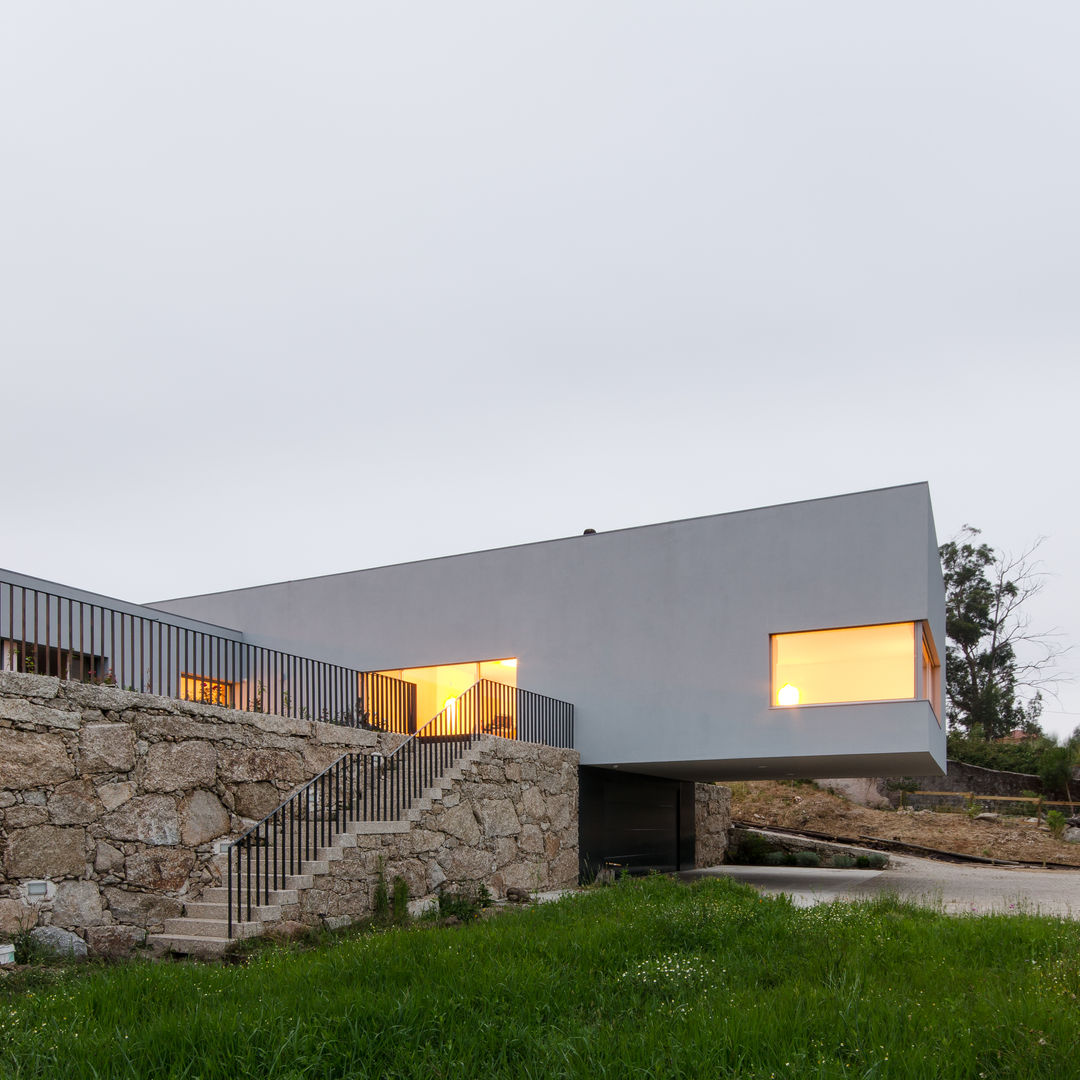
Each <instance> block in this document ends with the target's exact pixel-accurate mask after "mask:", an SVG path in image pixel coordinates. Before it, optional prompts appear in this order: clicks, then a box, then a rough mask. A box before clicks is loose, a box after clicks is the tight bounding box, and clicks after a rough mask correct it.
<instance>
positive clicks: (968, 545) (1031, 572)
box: [939, 525, 1067, 739]
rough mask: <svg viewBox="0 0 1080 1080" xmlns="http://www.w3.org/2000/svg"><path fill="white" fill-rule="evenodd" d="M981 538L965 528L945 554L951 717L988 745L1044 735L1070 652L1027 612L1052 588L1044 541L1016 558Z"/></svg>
mask: <svg viewBox="0 0 1080 1080" xmlns="http://www.w3.org/2000/svg"><path fill="white" fill-rule="evenodd" d="M979 535H980V533H979V530H978V529H976V528H973V527H972V526H970V525H965V526H964V528H963V529H962V530H961V532H960V535H959V536H958V537H957V538H955V539H953V540H950V541H949V542H948V543H945V544H942V545H941V547H940V549H939V554H940V555H941V569H942V573H943V575H944V577H945V634H946V637H947V639H948V641H947V645H946V650H945V665H946V669H947V678H946V687H945V692H946V709H945V711H946V715H947V716H948V719H949V724H950V725H951V726H953V727H956V726H959V727H963V728H965V729H967V731H968V733H969V734H977V733H979V732H981V734H982V735H983V737H985V738H987V739H998V738H1001V737H1002V736H1003V735H1007V734H1008V733H1009V732H1010V731H1012V730H1013V729H1014V728H1020V729H1022V730H1024V731H1027V732H1030V733H1031V734H1035V735H1037V734H1040V733H1041V730H1042V729H1041V728H1040V726H1039V716H1040V714H1041V713H1042V692H1043V690H1047V691H1049V692H1052V687H1053V684H1054V683H1055V682H1057V681H1058V680H1059V679H1060V678H1061V676H1060V675H1059V674H1058V672H1057V671H1056V665H1057V661H1058V660H1059V658H1060V657H1061V656H1062V655H1063V654H1064V653H1065V652H1066V651H1067V650H1066V649H1065V648H1063V647H1062V646H1061V645H1060V643H1059V642H1058V640H1057V637H1056V635H1055V634H1054V633H1053V632H1049V633H1038V632H1035V631H1034V630H1032V628H1031V624H1030V618H1029V616H1028V614H1027V612H1026V611H1025V610H1024V604H1025V603H1026V602H1027V601H1028V600H1030V599H1031V598H1032V597H1033V596H1035V595H1037V594H1038V593H1039V592H1040V591H1041V590H1042V588H1043V585H1044V584H1045V581H1046V574H1045V573H1044V572H1043V571H1042V570H1041V569H1040V568H1039V563H1038V561H1037V560H1036V559H1035V558H1034V556H1035V552H1036V551H1037V550H1038V548H1039V546H1040V545H1041V544H1042V540H1041V539H1040V540H1037V541H1036V542H1035V543H1034V544H1032V545H1031V547H1029V548H1027V549H1026V550H1025V551H1023V552H1022V553H1021V554H1020V555H1016V556H1011V555H1001V554H998V553H997V552H995V551H994V549H993V548H992V547H990V546H989V545H988V544H980V543H978V541H977V538H978V536H979ZM1025 691H1026V692H1027V693H1026V694H1025Z"/></svg>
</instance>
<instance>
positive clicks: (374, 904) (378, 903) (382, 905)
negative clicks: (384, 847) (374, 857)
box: [371, 855, 390, 923]
mask: <svg viewBox="0 0 1080 1080" xmlns="http://www.w3.org/2000/svg"><path fill="white" fill-rule="evenodd" d="M371 914H372V916H373V917H374V919H375V921H376V922H378V923H385V922H388V921H389V919H390V892H389V890H388V889H387V888H386V862H385V860H384V859H383V857H382V856H381V855H380V856H379V863H378V869H377V870H376V871H375V894H374V896H372V898H371Z"/></svg>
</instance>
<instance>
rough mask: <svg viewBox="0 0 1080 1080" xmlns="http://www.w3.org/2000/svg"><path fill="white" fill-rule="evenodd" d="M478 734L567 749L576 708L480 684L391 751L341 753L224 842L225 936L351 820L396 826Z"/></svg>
mask: <svg viewBox="0 0 1080 1080" xmlns="http://www.w3.org/2000/svg"><path fill="white" fill-rule="evenodd" d="M482 735H495V736H498V737H500V738H509V739H513V738H518V739H526V740H527V741H529V742H540V743H545V744H547V745H549V746H558V747H572V746H573V745H574V706H573V705H572V704H570V702H568V701H558V700H557V699H555V698H550V697H546V696H545V695H543V694H537V693H535V692H533V691H531V690H521V689H519V688H517V687H514V686H506V685H504V684H503V683H496V682H492V681H490V680H487V679H482V680H481V681H480V682H478V683H475V684H474V685H473V686H471V687H470V688H469V689H468V690H466V691H465V693H463V694H462V695H461V696H460V697H458V698H456V699H454V700H452V701H451V702H449V703H448V704H447V706H446V707H445V708H444V709H443V710H442V711H441V712H440V713H438V715H436V716H434V717H432V719H431V720H429V721H428V722H427V723H426V724H425V725H424V726H423V727H422V728H421V729H420V730H419V731H417V732H416V733H415V734H413V735H411V736H409V737H408V738H407V739H405V740H404V741H403V742H402V743H401V744H400V745H399V746H397V747H395V748H394V750H393V751H392V752H391V753H389V754H387V755H385V756H383V755H382V754H379V753H374V754H371V753H367V752H365V751H363V750H354V751H350V752H349V753H347V754H343V755H342V756H341V757H340V758H338V759H337V761H335V762H334V763H333V764H332V765H330V766H328V767H327V768H326V769H324V770H323V771H322V772H321V773H319V775H318V776H316V777H315V778H314V779H312V780H310V781H308V783H306V784H305V785H304V786H303V787H302V788H300V790H299V791H297V792H295V793H294V794H293V795H291V796H290V797H289V798H288V799H286V800H285V802H283V803H282V804H281V805H280V806H279V807H278V808H277V809H276V810H273V811H272V812H271V813H269V814H267V816H266V817H265V818H263V819H262V821H260V822H257V823H256V824H255V825H253V826H252V827H251V828H250V829H248V830H247V832H245V833H243V834H242V835H241V836H239V837H238V838H237V839H236V840H235V841H233V843H232V844H231V845H230V847H229V849H228V853H227V859H228V865H227V870H226V895H227V897H228V934H229V937H230V938H231V937H232V935H233V922H234V914H235V920H236V921H238V922H242V921H247V922H250V921H251V913H252V908H253V907H258V906H260V904H269V903H270V893H271V892H272V891H276V890H277V889H278V888H279V887H281V888H284V887H285V883H286V879H287V878H288V877H289V876H290V875H298V874H300V873H301V872H302V867H303V864H304V861H305V860H308V859H317V858H318V854H319V850H320V849H322V848H327V847H329V846H330V845H331V844H332V843H333V841H334V838H335V837H336V836H337V835H338V834H339V833H341V832H343V831H344V830H345V828H346V826H347V825H348V823H349V822H351V821H398V820H400V819H401V818H402V817H403V816H404V814H405V812H406V811H407V810H408V809H409V808H410V807H411V806H412V805H413V803H414V801H415V800H416V799H418V798H421V797H422V796H423V794H424V792H425V791H427V790H428V789H429V788H432V787H434V786H435V783H436V781H437V780H438V779H439V778H440V777H442V776H443V775H445V773H446V772H447V771H448V770H449V769H452V768H453V767H454V766H455V765H456V764H457V763H458V762H459V761H460V760H461V757H462V755H463V754H464V753H465V752H466V751H467V750H468V749H470V748H471V747H472V746H473V745H474V743H475V742H476V740H477V739H478V738H480V736H482ZM245 914H246V919H244V918H242V916H244V915H245Z"/></svg>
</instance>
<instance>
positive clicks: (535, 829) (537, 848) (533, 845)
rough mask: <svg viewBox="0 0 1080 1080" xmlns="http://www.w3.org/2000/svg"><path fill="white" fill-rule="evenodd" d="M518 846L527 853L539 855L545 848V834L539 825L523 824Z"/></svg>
mask: <svg viewBox="0 0 1080 1080" xmlns="http://www.w3.org/2000/svg"><path fill="white" fill-rule="evenodd" d="M518 847H519V848H520V849H521V851H522V852H524V853H525V854H527V855H539V854H540V853H541V852H542V851H543V850H544V834H543V833H542V832H541V831H540V827H539V826H538V825H522V827H521V833H520V835H519V836H518Z"/></svg>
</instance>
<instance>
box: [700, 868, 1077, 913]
mask: <svg viewBox="0 0 1080 1080" xmlns="http://www.w3.org/2000/svg"><path fill="white" fill-rule="evenodd" d="M679 876H680V877H682V878H685V879H686V880H691V879H693V878H697V877H730V878H734V879H736V880H738V881H745V882H746V883H747V884H749V885H753V886H754V887H755V888H757V889H760V890H761V891H762V892H764V893H766V894H768V895H774V896H775V895H777V894H779V893H787V894H788V895H789V896H790V897H791V898H792V900H793V902H794V903H795V904H796V906H798V907H809V906H811V905H812V904H821V903H829V902H830V901H832V900H864V899H869V898H871V897H874V896H877V895H880V894H882V893H892V894H894V895H896V896H898V897H900V898H901V899H903V900H909V901H912V902H914V903H917V904H924V905H926V906H928V907H933V908H935V909H937V910H939V911H943V912H946V913H947V914H961V913H973V914H979V915H985V914H992V913H993V914H1000V913H1005V914H1012V913H1020V912H1025V913H1029V914H1039V915H1059V916H1063V917H1065V918H1080V870H1009V869H1005V868H1003V867H997V866H976V865H968V864H960V863H945V862H936V861H934V860H932V859H916V858H912V857H910V856H907V855H890V856H889V865H888V867H886V868H885V869H884V870H828V869H823V868H822V869H817V868H809V867H798V866H714V867H710V868H709V869H707V870H687V871H685V872H684V873H682V874H680V875H679Z"/></svg>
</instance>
